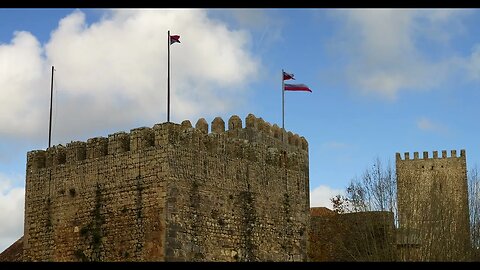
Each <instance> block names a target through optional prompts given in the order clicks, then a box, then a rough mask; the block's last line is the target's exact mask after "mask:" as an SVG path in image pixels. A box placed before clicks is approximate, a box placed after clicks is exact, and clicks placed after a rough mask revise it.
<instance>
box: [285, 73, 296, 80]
mask: <svg viewBox="0 0 480 270" xmlns="http://www.w3.org/2000/svg"><path fill="white" fill-rule="evenodd" d="M283 80H284V81H286V80H295V78H294V77H293V73H287V72H285V71H284V72H283Z"/></svg>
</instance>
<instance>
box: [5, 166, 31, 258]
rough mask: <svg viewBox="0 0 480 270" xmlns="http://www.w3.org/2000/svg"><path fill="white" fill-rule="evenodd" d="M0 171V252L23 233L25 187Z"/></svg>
mask: <svg viewBox="0 0 480 270" xmlns="http://www.w3.org/2000/svg"><path fill="white" fill-rule="evenodd" d="M11 182H12V180H11V179H10V178H9V177H7V176H5V175H3V174H1V173H0V221H1V222H0V253H1V252H2V251H3V250H5V249H6V248H8V247H9V246H10V245H11V244H13V243H14V242H15V241H17V240H18V239H19V238H20V237H21V236H22V235H23V214H24V205H25V189H24V188H23V187H12V185H11Z"/></svg>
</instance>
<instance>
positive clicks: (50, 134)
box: [48, 66, 55, 148]
mask: <svg viewBox="0 0 480 270" xmlns="http://www.w3.org/2000/svg"><path fill="white" fill-rule="evenodd" d="M54 71H55V68H54V67H53V66H52V81H51V83H50V121H49V124H48V148H50V146H51V142H52V101H53V72H54Z"/></svg>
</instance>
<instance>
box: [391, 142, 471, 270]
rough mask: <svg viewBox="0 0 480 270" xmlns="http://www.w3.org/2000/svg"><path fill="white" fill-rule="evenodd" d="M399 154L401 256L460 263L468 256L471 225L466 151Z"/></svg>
mask: <svg viewBox="0 0 480 270" xmlns="http://www.w3.org/2000/svg"><path fill="white" fill-rule="evenodd" d="M404 157H405V158H404V159H403V160H402V158H401V155H400V153H397V154H396V170H397V196H398V200H397V201H398V215H399V228H400V230H399V234H398V238H397V241H398V242H399V244H400V245H399V247H400V248H401V249H400V250H399V253H400V254H399V255H400V259H401V260H422V261H456V260H465V258H468V254H469V251H470V233H469V232H470V229H469V212H468V191H467V165H466V157H465V150H461V151H460V156H459V157H457V152H456V150H452V151H451V155H450V156H449V157H447V151H445V150H443V151H442V156H441V157H438V152H437V151H433V158H429V157H428V152H423V158H422V159H420V158H419V155H418V152H414V153H413V159H410V156H409V153H405V156H404Z"/></svg>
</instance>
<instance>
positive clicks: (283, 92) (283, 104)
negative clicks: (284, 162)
mask: <svg viewBox="0 0 480 270" xmlns="http://www.w3.org/2000/svg"><path fill="white" fill-rule="evenodd" d="M283 73H284V71H283V69H282V128H283V129H285V80H284V79H283ZM282 134H283V132H282Z"/></svg>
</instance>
